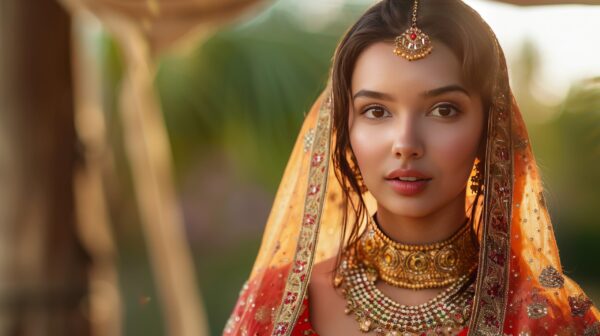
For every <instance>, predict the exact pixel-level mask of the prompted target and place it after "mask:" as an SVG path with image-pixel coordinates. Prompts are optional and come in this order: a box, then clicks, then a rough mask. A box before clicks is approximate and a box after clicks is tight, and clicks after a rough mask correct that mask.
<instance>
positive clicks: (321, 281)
mask: <svg viewBox="0 0 600 336" xmlns="http://www.w3.org/2000/svg"><path fill="white" fill-rule="evenodd" d="M335 262H336V258H335V257H333V258H331V259H327V260H324V261H322V262H320V263H318V264H315V265H314V267H313V271H312V275H311V278H310V283H309V292H308V295H309V300H308V301H309V304H310V306H309V310H310V321H311V324H312V326H313V328H314V329H315V331H316V332H317V334H319V335H320V336H329V335H349V336H350V335H355V334H358V333H357V330H358V329H357V328H356V327H355V323H354V321H353V320H352V319H351V318H350V316H348V315H346V314H345V313H344V310H345V308H346V300H345V299H344V297H343V296H342V295H341V293H340V292H339V291H338V290H336V288H334V286H333V276H334V270H335Z"/></svg>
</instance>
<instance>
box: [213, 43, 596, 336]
mask: <svg viewBox="0 0 600 336" xmlns="http://www.w3.org/2000/svg"><path fill="white" fill-rule="evenodd" d="M495 43H496V51H497V53H498V54H499V55H500V57H499V59H501V61H502V62H503V64H502V70H503V71H501V73H500V74H499V75H498V78H497V79H496V81H495V88H494V95H493V97H494V98H493V101H492V103H491V108H490V110H489V116H488V125H487V138H486V140H485V141H486V146H487V147H486V149H487V151H486V153H487V154H486V157H485V162H484V163H483V164H484V165H485V170H484V172H485V174H484V176H483V186H484V197H483V201H482V202H479V203H478V204H475V206H477V207H478V210H477V213H478V214H480V215H481V216H476V217H477V218H481V220H474V221H472V224H471V225H473V226H474V227H475V228H474V232H479V235H478V240H479V246H480V248H479V255H478V262H477V270H476V274H477V275H476V279H475V282H474V294H473V297H472V306H471V313H470V317H469V320H468V322H467V323H466V326H465V328H464V329H463V330H461V331H460V333H459V335H467V334H468V335H515V336H516V335H587V336H591V335H600V322H599V318H600V315H599V313H598V310H597V309H596V308H595V307H593V305H592V302H591V301H590V299H588V298H587V297H586V295H585V294H584V293H583V291H582V290H581V288H580V287H579V286H578V285H577V284H576V283H575V282H573V281H572V280H570V279H569V278H567V277H566V276H565V275H564V274H563V273H562V267H561V264H560V260H559V256H558V249H557V246H556V241H555V238H554V232H553V229H552V224H551V221H550V218H549V215H548V210H547V208H546V203H545V201H544V195H543V190H542V184H541V181H540V176H539V174H538V169H537V166H536V162H535V159H534V156H533V153H532V151H531V147H530V143H529V137H528V134H527V131H526V128H525V124H524V122H523V118H522V116H521V113H520V111H519V108H518V106H517V104H516V102H515V100H514V98H513V95H512V93H511V90H510V87H509V85H508V74H507V71H506V65H505V64H504V56H503V55H502V51H501V49H500V47H499V45H498V44H497V42H495ZM332 103H334V102H332V100H331V98H330V89H326V90H325V91H324V93H323V94H322V96H321V97H320V98H319V99H318V100H317V101H316V103H315V104H314V106H313V107H312V109H311V111H310V113H309V114H308V115H307V116H306V119H305V121H304V124H303V126H302V128H301V130H300V134H299V136H298V138H297V141H296V144H295V146H294V149H293V152H292V154H291V157H290V160H289V162H288V165H287V167H286V169H285V172H284V176H283V179H282V181H281V184H280V186H279V189H278V192H277V195H276V198H275V201H274V204H273V208H272V210H271V213H270V216H269V218H268V222H267V225H266V229H265V232H264V236H263V241H262V245H261V247H260V251H259V254H258V257H257V259H256V262H255V264H254V267H253V269H252V273H251V274H250V277H249V280H248V281H247V283H246V284H245V285H244V287H243V289H242V291H241V293H240V297H239V300H238V302H237V304H236V306H235V308H234V310H233V313H232V315H231V318H230V319H229V321H228V322H227V325H226V327H225V330H224V335H316V333H315V331H314V330H312V327H311V325H310V321H309V312H308V300H310V298H309V297H307V287H308V283H309V279H310V275H311V270H312V268H313V264H314V263H317V262H319V261H322V260H325V259H328V258H331V257H333V256H335V255H336V253H337V252H338V248H339V244H340V236H341V232H340V230H341V229H340V221H341V219H342V216H343V215H344V214H343V211H344V210H343V209H344V207H343V206H342V204H341V201H342V191H341V187H340V184H339V182H338V180H337V179H336V178H335V170H334V169H335V167H334V165H333V164H332V160H331V154H332V152H333V146H334V142H333V139H334V137H333V134H334V133H333V131H334V130H332V108H331V107H332ZM472 174H473V175H474V174H475V171H473V173H472ZM363 197H364V198H365V201H366V203H367V208H368V211H369V213H370V214H373V213H375V211H376V202H375V200H374V199H373V196H372V195H370V194H369V192H368V191H367V192H366V193H365V194H364V195H363ZM469 201H470V202H473V201H472V200H468V202H467V203H469ZM467 205H468V206H470V205H471V204H467ZM347 215H348V216H349V217H350V218H353V217H352V216H353V213H352V212H351V211H350V212H349V213H348V214H347ZM360 220H361V221H363V220H364V221H365V223H366V221H367V218H365V219H360ZM362 227H363V228H365V227H367V225H366V224H365V225H364V226H362Z"/></svg>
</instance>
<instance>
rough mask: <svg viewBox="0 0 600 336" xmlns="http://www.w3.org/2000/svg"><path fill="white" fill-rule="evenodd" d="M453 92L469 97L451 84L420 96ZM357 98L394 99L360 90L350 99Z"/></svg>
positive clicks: (374, 92) (465, 90)
mask: <svg viewBox="0 0 600 336" xmlns="http://www.w3.org/2000/svg"><path fill="white" fill-rule="evenodd" d="M453 91H458V92H462V93H464V94H465V95H467V96H469V97H470V96H471V95H470V94H469V91H467V89H465V88H464V87H462V86H460V85H458V84H451V85H446V86H442V87H439V88H436V89H432V90H428V91H425V92H423V93H421V96H423V97H435V96H439V95H441V94H444V93H446V92H453ZM359 97H366V98H374V99H380V100H388V101H390V100H393V99H394V98H393V97H392V96H391V95H389V94H387V93H383V92H378V91H372V90H360V91H358V92H357V93H355V94H354V96H353V97H352V99H356V98H359Z"/></svg>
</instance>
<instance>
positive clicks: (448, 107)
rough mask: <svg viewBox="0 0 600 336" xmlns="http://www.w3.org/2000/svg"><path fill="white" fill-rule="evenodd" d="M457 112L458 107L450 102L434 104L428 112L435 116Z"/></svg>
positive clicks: (447, 115)
mask: <svg viewBox="0 0 600 336" xmlns="http://www.w3.org/2000/svg"><path fill="white" fill-rule="evenodd" d="M459 112H460V111H459V110H458V108H456V106H454V105H452V104H440V105H437V106H435V107H434V108H433V109H432V110H431V112H430V113H431V115H433V116H435V117H442V118H448V117H454V116H456V115H457V114H458V113H459Z"/></svg>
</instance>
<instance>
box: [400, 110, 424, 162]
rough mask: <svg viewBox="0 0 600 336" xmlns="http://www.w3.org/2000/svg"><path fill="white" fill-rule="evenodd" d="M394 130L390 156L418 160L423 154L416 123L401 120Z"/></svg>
mask: <svg viewBox="0 0 600 336" xmlns="http://www.w3.org/2000/svg"><path fill="white" fill-rule="evenodd" d="M403 119H404V120H402V121H400V122H399V123H398V124H397V125H396V127H395V128H394V142H393V144H392V154H393V155H394V156H395V157H396V158H402V159H405V160H408V159H418V158H420V157H422V156H423V154H424V146H423V141H422V140H423V139H421V136H420V133H421V132H420V131H419V127H418V121H417V120H414V119H412V118H403ZM411 119H412V120H411Z"/></svg>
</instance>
